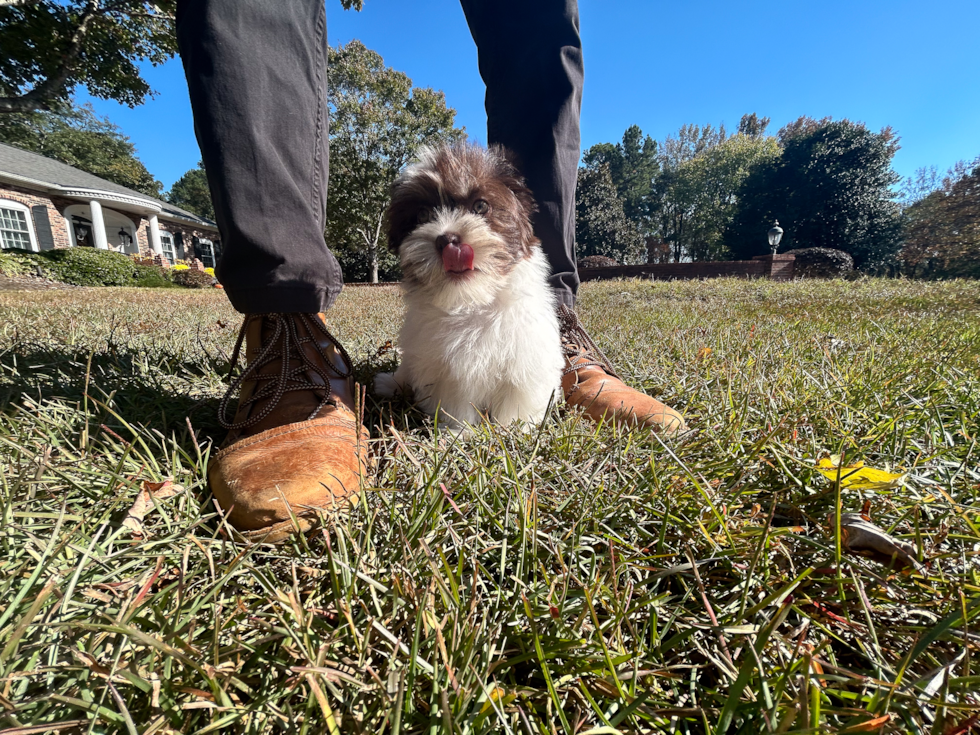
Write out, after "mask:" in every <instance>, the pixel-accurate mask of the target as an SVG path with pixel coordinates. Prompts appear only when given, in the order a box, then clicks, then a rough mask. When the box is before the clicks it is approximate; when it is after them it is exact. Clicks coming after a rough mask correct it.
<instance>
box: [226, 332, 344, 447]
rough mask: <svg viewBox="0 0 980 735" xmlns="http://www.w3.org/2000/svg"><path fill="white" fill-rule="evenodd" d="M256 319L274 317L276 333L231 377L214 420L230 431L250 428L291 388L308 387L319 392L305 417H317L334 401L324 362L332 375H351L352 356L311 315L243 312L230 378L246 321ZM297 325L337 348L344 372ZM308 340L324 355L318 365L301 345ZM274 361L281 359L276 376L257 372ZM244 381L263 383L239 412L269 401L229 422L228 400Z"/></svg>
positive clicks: (240, 346) (308, 389) (302, 389)
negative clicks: (312, 375) (313, 376)
mask: <svg viewBox="0 0 980 735" xmlns="http://www.w3.org/2000/svg"><path fill="white" fill-rule="evenodd" d="M256 319H268V320H271V321H274V322H275V332H274V333H273V335H272V338H271V339H269V340H268V341H266V343H265V344H264V345H263V346H262V351H261V352H260V353H259V354H258V356H257V357H256V358H255V359H254V360H253V361H252V362H250V363H249V364H248V365H247V366H246V367H245V369H244V370H243V371H242V373H241V375H239V376H238V377H237V378H236V379H235V380H234V381H232V383H231V385H230V386H229V388H228V390H227V391H226V392H225V395H224V397H223V398H222V399H221V403H219V404H218V421H220V422H221V425H222V426H223V427H225V428H226V429H229V430H233V431H234V430H239V429H245V428H248V427H249V426H253V425H255V424H257V423H258V422H259V421H261V420H262V419H264V418H265V417H266V416H268V415H269V414H270V413H272V411H273V410H275V407H276V406H277V405H278V403H279V401H280V400H281V399H282V397H283V396H284V395H285V394H286V393H289V392H291V391H312V392H313V393H314V394H321V398H320V403H319V405H318V406H317V407H316V409H314V410H313V412H312V413H311V414H310V415H309V417H308V418H307V421H309V420H310V419H313V418H316V415H317V414H318V413H319V412H320V411H321V410H322V409H323V407H324V406H326V405H328V404H330V405H333V406H336V405H337V402H336V400H335V399H334V398H333V396H332V391H331V387H330V378H331V375H330V373H328V372H327V370H326V369H324V367H323V365H327V366H328V367H329V368H330V370H332V372H333V373H335V375H334V376H333V377H335V378H349V377H350V376H351V367H350V365H351V360H350V357H349V356H348V354H347V351H346V350H345V349H344V348H343V347H342V346H341V345H340V343H339V342H338V341H337V340H336V339H335V338H334V336H333V335H332V334H330V332H328V331H327V328H326V327H325V326H324V325H323V322H321V321H320V318H319V317H318V316H316V315H315V314H251V315H248V316H246V317H245V321H244V323H243V324H242V329H241V331H240V332H239V333H238V341H237V342H236V343H235V351H234V352H233V353H232V356H231V368H230V369H229V373H228V377H229V378H230V377H231V375H232V373H234V371H235V368H236V367H237V366H238V358H239V355H240V353H241V349H242V343H243V342H244V341H245V332H246V330H247V328H248V325H249V324H251V323H252V322H253V321H254V320H256ZM297 323H302V324H303V325H304V326H305V327H306V333H307V334H308V335H317V334H320V335H322V336H323V337H325V338H326V339H327V341H328V342H330V344H332V345H333V346H334V347H335V348H337V351H338V352H339V353H340V355H341V356H342V357H343V359H344V365H345V366H347V368H346V370H344V371H341V370H340V368H338V367H336V366H335V365H334V364H333V362H332V361H331V360H330V358H329V356H328V355H327V354H325V353H324V351H323V348H322V347H320V343H319V341H318V340H317V339H316V338H315V337H314V336H300V333H299V330H298V329H297ZM309 343H313V347H314V348H315V349H316V351H317V352H318V353H319V355H320V357H321V358H322V359H323V360H322V363H321V364H317V363H315V362H314V361H313V360H311V359H310V358H309V357H307V355H306V351H305V350H304V349H303V346H304V345H306V344H309ZM276 360H281V362H282V367H281V369H280V370H279V372H278V374H275V373H270V374H267V375H262V374H260V373H259V371H260V370H261V369H262V368H263V367H265V366H266V365H268V364H269V363H271V362H275V361H276ZM308 372H313V373H316V374H317V375H319V376H320V378H322V379H323V385H320V384H319V383H315V382H313V380H312V379H311V378H310V377H308V375H307V373H308ZM248 380H255V381H258V382H261V383H263V385H262V386H261V387H256V389H255V391H253V393H252V395H250V396H249V397H248V398H247V399H246V400H244V401H242V402H241V403H240V404H239V410H241V409H249V408H251V407H252V406H254V405H255V404H257V403H260V402H261V401H265V400H268V401H269V402H268V403H267V404H266V405H265V406H264V407H263V408H262V409H261V410H260V411H258V412H256V413H255V414H254V415H248V414H246V415H248V418H246V419H244V420H242V421H234V419H232V420H228V404H229V403H230V402H231V400H232V397H233V396H234V395H235V393H236V392H237V391H238V389H239V388H241V386H242V384H243V383H244V382H246V381H248ZM249 413H250V412H249Z"/></svg>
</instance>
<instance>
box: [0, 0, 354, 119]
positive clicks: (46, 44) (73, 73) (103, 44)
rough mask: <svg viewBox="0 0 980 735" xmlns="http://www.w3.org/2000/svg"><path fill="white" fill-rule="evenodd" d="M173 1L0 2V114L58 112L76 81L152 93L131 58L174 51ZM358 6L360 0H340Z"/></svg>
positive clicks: (104, 95)
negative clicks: (1, 51)
mask: <svg viewBox="0 0 980 735" xmlns="http://www.w3.org/2000/svg"><path fill="white" fill-rule="evenodd" d="M176 4H177V0H154V1H153V2H147V0H0V48H2V49H3V54H2V55H0V112H35V111H38V110H53V109H58V107H59V106H60V105H63V104H65V103H67V102H68V100H69V98H70V96H71V94H72V92H73V90H74V89H75V87H76V86H79V85H80V86H83V87H85V88H86V89H87V90H88V92H89V94H91V95H92V96H93V97H97V98H99V99H105V100H109V99H111V100H116V101H117V102H120V103H122V104H124V105H129V106H130V107H135V106H137V105H140V104H142V103H143V101H144V100H145V99H146V97H147V95H151V94H153V92H152V90H151V89H150V86H149V85H148V84H147V83H146V80H145V79H143V77H142V75H141V74H140V70H139V67H138V66H137V63H139V62H144V61H149V62H150V63H151V64H153V65H157V64H162V63H164V62H165V61H167V60H168V59H170V58H171V57H172V56H173V55H174V54H175V53H176V51H177V39H176V37H175V34H174V12H175V8H176ZM341 5H343V6H344V8H346V9H350V8H354V9H355V10H360V9H361V7H362V5H363V0H341Z"/></svg>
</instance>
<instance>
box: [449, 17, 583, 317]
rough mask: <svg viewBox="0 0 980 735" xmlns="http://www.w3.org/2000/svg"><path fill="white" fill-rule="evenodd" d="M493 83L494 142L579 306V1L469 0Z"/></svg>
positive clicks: (571, 301) (490, 128)
mask: <svg viewBox="0 0 980 735" xmlns="http://www.w3.org/2000/svg"><path fill="white" fill-rule="evenodd" d="M461 1H462V5H463V12H464V13H465V14H466V20H467V22H468V23H469V26H470V32H471V33H472V34H473V39H474V40H475V41H476V45H477V49H478V50H479V58H480V74H481V76H482V77H483V81H484V82H485V83H486V85H487V98H486V106H487V142H488V143H491V144H494V143H498V144H500V145H503V146H505V147H506V148H507V149H508V150H510V151H511V152H512V153H514V154H515V155H516V163H517V165H518V166H519V168H520V169H521V172H522V173H523V174H524V178H525V179H526V180H527V184H528V187H529V188H530V189H531V191H532V192H533V193H534V197H535V199H536V200H537V202H538V207H539V208H540V211H539V212H538V214H537V215H536V216H535V219H534V233H535V234H536V235H537V236H538V238H539V239H540V240H541V246H542V248H543V249H544V252H545V255H547V256H548V262H549V263H551V271H552V275H551V286H552V288H553V289H554V290H555V293H556V295H557V297H558V300H559V301H560V302H561V303H563V304H565V305H566V306H569V307H571V306H574V305H575V294H576V293H577V291H578V284H579V280H578V270H577V269H576V267H575V183H576V176H577V175H578V161H579V156H580V148H581V142H580V136H579V113H580V111H581V106H582V78H583V77H582V73H583V72H582V43H581V39H580V38H579V26H578V1H577V0H534V1H533V2H529V1H528V0H461Z"/></svg>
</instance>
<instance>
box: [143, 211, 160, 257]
mask: <svg viewBox="0 0 980 735" xmlns="http://www.w3.org/2000/svg"><path fill="white" fill-rule="evenodd" d="M147 222H148V223H149V227H148V228H147V229H149V231H150V247H151V248H152V249H153V252H154V253H156V254H157V255H163V246H162V245H160V223H159V221H158V220H157V216H156V215H155V214H151V215H150V217H149V219H147Z"/></svg>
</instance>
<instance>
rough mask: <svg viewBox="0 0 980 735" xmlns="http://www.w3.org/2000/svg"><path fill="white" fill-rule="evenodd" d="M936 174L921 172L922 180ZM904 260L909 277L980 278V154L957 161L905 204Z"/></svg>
mask: <svg viewBox="0 0 980 735" xmlns="http://www.w3.org/2000/svg"><path fill="white" fill-rule="evenodd" d="M935 178H936V177H935V172H934V171H927V172H921V173H920V175H919V176H918V177H917V180H918V184H919V185H918V186H917V187H916V188H918V190H919V192H921V190H922V184H927V183H928V182H929V181H931V180H932V181H934V180H935ZM902 230H903V240H904V244H903V247H902V251H901V253H900V258H901V260H902V263H903V265H904V267H905V269H906V271H907V272H908V273H909V274H910V275H916V276H924V277H957V276H970V277H980V157H977V158H976V159H975V160H973V161H972V162H971V163H965V162H963V161H961V162H959V163H958V164H956V166H954V167H953V168H952V169H950V171H949V172H948V173H947V175H946V176H945V177H944V178H943V179H942V181H941V182H939V183H938V186H935V187H934V189H933V191H931V192H930V193H928V194H926V195H925V196H920V197H918V198H917V200H915V201H913V202H912V203H910V204H909V206H907V207H906V209H905V211H904V212H903V215H902Z"/></svg>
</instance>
